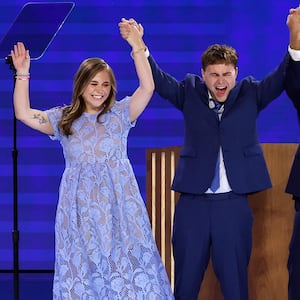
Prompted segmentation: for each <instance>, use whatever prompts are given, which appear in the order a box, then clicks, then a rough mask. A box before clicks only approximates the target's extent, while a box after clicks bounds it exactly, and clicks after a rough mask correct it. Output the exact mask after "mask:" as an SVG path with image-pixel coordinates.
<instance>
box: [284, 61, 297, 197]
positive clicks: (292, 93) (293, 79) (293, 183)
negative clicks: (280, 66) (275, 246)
mask: <svg viewBox="0 0 300 300" xmlns="http://www.w3.org/2000/svg"><path fill="white" fill-rule="evenodd" d="M286 92H287V94H288V96H289V97H290V99H291V100H292V102H293V104H294V106H295V108H296V110H297V113H298V120H299V122H300V62H294V61H293V62H292V63H291V64H290V67H289V68H288V70H287V74H286ZM286 192H287V193H289V194H292V195H294V196H296V197H298V198H300V146H299V147H298V149H297V151H296V154H295V159H294V162H293V165H292V168H291V173H290V176H289V179H288V183H287V187H286Z"/></svg>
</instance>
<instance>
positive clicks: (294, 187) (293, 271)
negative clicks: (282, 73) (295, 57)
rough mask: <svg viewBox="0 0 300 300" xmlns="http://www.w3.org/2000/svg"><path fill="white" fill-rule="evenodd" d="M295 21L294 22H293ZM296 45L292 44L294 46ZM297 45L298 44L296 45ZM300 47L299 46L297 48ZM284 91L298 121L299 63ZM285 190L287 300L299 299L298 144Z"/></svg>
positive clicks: (292, 19)
mask: <svg viewBox="0 0 300 300" xmlns="http://www.w3.org/2000/svg"><path fill="white" fill-rule="evenodd" d="M297 13H298V14H299V12H298V11H295V10H291V11H290V15H289V17H288V20H287V24H288V26H289V27H290V30H292V28H296V27H297V26H298V27H299V26H300V21H299V19H298V18H296V17H295V15H296V14H297ZM294 23H295V24H294ZM294 34H295V38H297V39H298V40H300V34H299V33H298V32H297V30H295V32H294ZM296 47H297V45H294V48H295V49H297V48H296ZM298 47H299V45H298ZM299 49H300V48H299ZM286 92H287V94H288V96H289V97H290V99H291V100H292V102H293V104H294V106H295V108H296V111H297V114H298V120H299V123H300V63H296V62H293V63H292V64H291V67H290V68H289V69H288V72H287V75H286ZM286 192H287V193H289V194H292V195H293V200H294V201H295V218H294V228H293V233H292V237H291V241H290V253H289V258H288V271H289V286H288V292H289V300H299V299H300V146H299V147H298V149H297V151H296V154H295V159H294V162H293V165H292V168H291V172H290V176H289V179H288V183H287V187H286Z"/></svg>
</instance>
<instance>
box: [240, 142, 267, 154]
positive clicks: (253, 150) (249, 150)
mask: <svg viewBox="0 0 300 300" xmlns="http://www.w3.org/2000/svg"><path fill="white" fill-rule="evenodd" d="M244 155H245V156H256V155H263V150H262V148H261V146H260V144H255V145H252V146H250V147H246V148H244Z"/></svg>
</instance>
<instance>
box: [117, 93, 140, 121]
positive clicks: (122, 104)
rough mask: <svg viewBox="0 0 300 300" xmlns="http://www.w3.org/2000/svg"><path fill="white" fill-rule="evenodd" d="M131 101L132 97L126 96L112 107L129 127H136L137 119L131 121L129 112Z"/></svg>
mask: <svg viewBox="0 0 300 300" xmlns="http://www.w3.org/2000/svg"><path fill="white" fill-rule="evenodd" d="M130 101H131V97H129V96H126V97H125V98H123V99H122V100H120V101H116V103H115V105H114V106H113V108H112V111H115V112H116V113H117V114H118V115H120V116H121V117H122V119H123V121H124V123H125V124H126V125H127V126H128V127H135V125H136V120H135V121H133V122H131V121H130V114H129V104H130Z"/></svg>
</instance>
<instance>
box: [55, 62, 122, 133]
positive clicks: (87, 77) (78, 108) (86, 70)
mask: <svg viewBox="0 0 300 300" xmlns="http://www.w3.org/2000/svg"><path fill="white" fill-rule="evenodd" d="M103 70H105V71H107V73H108V75H109V78H110V84H111V90H110V93H109V96H108V98H107V99H106V100H105V102H104V103H103V110H102V111H101V112H100V113H99V115H98V116H97V120H98V121H99V119H100V116H101V115H103V114H105V113H106V112H108V111H109V110H110V109H111V107H112V106H113V105H114V103H115V101H116V93H117V83H116V79H115V75H114V72H113V70H112V69H111V67H110V66H109V65H108V64H107V63H106V62H105V61H104V60H103V59H101V58H98V57H94V58H87V59H85V60H84V61H83V62H82V63H81V64H80V66H79V68H78V70H77V72H76V74H75V77H74V82H73V95H72V101H71V104H70V105H68V106H65V107H64V108H63V111H62V117H61V120H60V123H59V128H60V129H61V131H62V133H63V134H65V135H66V136H69V135H71V134H72V130H71V127H72V124H73V122H74V121H75V120H76V119H78V118H79V117H80V116H81V115H82V113H83V112H84V110H85V103H84V100H83V97H82V94H83V92H84V90H85V89H86V87H87V86H88V84H89V83H90V81H91V80H92V79H93V78H94V77H95V76H96V74H97V73H99V72H101V71H103Z"/></svg>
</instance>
